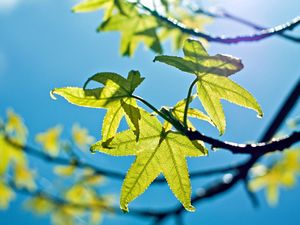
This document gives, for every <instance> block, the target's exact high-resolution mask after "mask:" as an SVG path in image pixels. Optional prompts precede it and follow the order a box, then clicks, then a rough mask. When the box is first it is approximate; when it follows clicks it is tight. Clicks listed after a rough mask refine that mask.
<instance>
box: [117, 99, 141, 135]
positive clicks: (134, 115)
mask: <svg viewBox="0 0 300 225" xmlns="http://www.w3.org/2000/svg"><path fill="white" fill-rule="evenodd" d="M121 106H122V108H123V110H124V112H125V113H126V115H127V116H128V118H129V120H130V121H131V123H132V125H133V127H134V128H135V130H134V133H135V135H136V138H137V140H138V139H139V134H140V126H139V120H140V119H141V114H140V110H139V109H138V108H137V107H134V106H133V105H131V104H127V103H126V102H124V101H123V100H121Z"/></svg>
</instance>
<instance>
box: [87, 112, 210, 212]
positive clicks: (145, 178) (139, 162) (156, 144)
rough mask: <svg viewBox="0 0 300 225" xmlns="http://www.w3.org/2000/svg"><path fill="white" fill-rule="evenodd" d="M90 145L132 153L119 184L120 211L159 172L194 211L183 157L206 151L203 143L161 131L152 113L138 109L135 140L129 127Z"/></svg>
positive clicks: (113, 152) (111, 152) (112, 152)
mask: <svg viewBox="0 0 300 225" xmlns="http://www.w3.org/2000/svg"><path fill="white" fill-rule="evenodd" d="M91 149H92V150H94V151H95V150H98V151H100V152H103V153H106V154H109V155H113V156H127V155H135V156H136V160H135V162H134V163H133V165H132V166H131V168H130V169H129V171H128V173H127V175H126V178H125V180H124V182H123V186H122V191H121V199H120V206H121V209H122V210H123V211H125V212H127V211H128V204H129V203H130V202H131V201H133V200H134V199H135V198H137V197H138V196H139V195H141V194H142V193H143V192H144V191H145V190H146V189H147V188H148V186H149V185H150V184H151V183H152V182H153V180H154V179H155V178H156V177H157V176H158V175H159V174H160V173H162V174H163V175H164V176H165V178H166V180H167V182H168V184H169V186H170V188H171V190H172V192H173V193H174V195H175V196H176V197H177V199H178V200H179V201H180V202H181V203H182V205H183V206H184V207H185V209H187V210H189V211H194V207H193V206H192V205H191V184H190V180H189V174H188V169H187V164H186V160H185V157H197V156H203V155H206V154H207V150H206V149H205V147H204V146H203V145H197V147H196V146H195V144H194V143H193V142H191V141H190V140H189V139H188V138H187V137H185V136H183V135H181V134H179V133H176V132H171V131H169V132H164V130H163V128H162V125H161V123H160V122H159V120H158V119H157V118H156V117H154V116H152V115H150V114H148V113H147V112H144V111H141V120H140V137H139V140H138V141H136V137H135V135H134V134H133V132H132V131H131V130H126V131H123V132H121V133H118V134H116V135H115V137H114V138H113V139H112V140H111V141H110V142H109V143H108V144H107V143H106V142H103V141H99V142H97V143H96V144H94V145H93V146H92V148H91Z"/></svg>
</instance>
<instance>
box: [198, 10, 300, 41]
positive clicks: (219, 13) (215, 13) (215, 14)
mask: <svg viewBox="0 0 300 225" xmlns="http://www.w3.org/2000/svg"><path fill="white" fill-rule="evenodd" d="M193 11H194V12H195V13H200V14H203V15H206V16H209V17H212V18H224V19H229V20H232V21H235V22H238V23H240V24H243V25H246V26H248V27H251V28H253V29H255V30H265V29H267V28H266V27H262V26H260V25H258V24H255V23H253V22H251V21H249V20H246V19H244V18H241V17H238V16H236V15H233V14H232V13H229V12H227V11H225V10H224V9H218V10H209V9H203V8H198V9H194V10H193ZM276 35H278V36H281V37H282V38H285V39H287V40H290V41H294V42H300V37H295V36H292V35H289V34H286V33H277V34H276Z"/></svg>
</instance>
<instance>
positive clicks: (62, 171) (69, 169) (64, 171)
mask: <svg viewBox="0 0 300 225" xmlns="http://www.w3.org/2000/svg"><path fill="white" fill-rule="evenodd" d="M75 170H76V166H75V165H69V166H55V167H54V173H56V174H57V175H59V176H62V177H69V176H72V175H73V174H74V172H75Z"/></svg>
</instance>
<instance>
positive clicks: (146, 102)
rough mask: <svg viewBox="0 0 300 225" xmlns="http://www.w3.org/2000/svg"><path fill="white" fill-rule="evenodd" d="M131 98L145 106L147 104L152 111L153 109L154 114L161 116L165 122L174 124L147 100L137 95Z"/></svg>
mask: <svg viewBox="0 0 300 225" xmlns="http://www.w3.org/2000/svg"><path fill="white" fill-rule="evenodd" d="M131 97H133V98H135V99H137V100H139V101H140V102H142V103H143V104H145V105H146V106H148V107H149V108H150V109H152V110H153V111H154V112H156V113H157V114H158V115H159V116H161V117H162V118H163V119H164V120H166V121H168V122H170V123H172V121H171V120H170V119H169V118H168V117H166V116H165V115H164V114H163V113H161V112H160V111H159V110H158V109H157V108H155V107H154V106H153V105H152V104H150V103H149V102H148V101H146V100H145V99H143V98H142V97H139V96H137V95H132V96H131Z"/></svg>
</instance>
